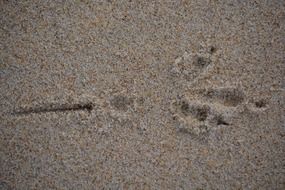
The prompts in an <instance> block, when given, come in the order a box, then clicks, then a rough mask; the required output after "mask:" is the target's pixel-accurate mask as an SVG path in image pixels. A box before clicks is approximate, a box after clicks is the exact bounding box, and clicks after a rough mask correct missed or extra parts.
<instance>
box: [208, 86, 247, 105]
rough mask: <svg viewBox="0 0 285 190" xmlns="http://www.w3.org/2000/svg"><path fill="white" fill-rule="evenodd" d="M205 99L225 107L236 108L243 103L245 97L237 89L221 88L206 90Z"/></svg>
mask: <svg viewBox="0 0 285 190" xmlns="http://www.w3.org/2000/svg"><path fill="white" fill-rule="evenodd" d="M205 97H206V98H207V99H213V100H216V101H218V102H220V103H222V104H224V105H225V106H229V107H236V106H238V105H239V104H241V103H242V102H243V101H244V98H245V95H244V93H243V92H242V91H241V90H239V89H237V88H221V89H210V90H208V91H207V92H206V93H205Z"/></svg>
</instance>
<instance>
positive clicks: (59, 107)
mask: <svg viewBox="0 0 285 190" xmlns="http://www.w3.org/2000/svg"><path fill="white" fill-rule="evenodd" d="M80 110H83V111H88V112H91V111H92V110H93V105H92V103H86V104H71V105H68V104H54V105H53V104H51V105H45V106H40V107H34V108H27V109H21V110H17V111H15V112H14V113H13V114H14V115H28V114H33V113H35V114H42V113H49V112H68V111H80Z"/></svg>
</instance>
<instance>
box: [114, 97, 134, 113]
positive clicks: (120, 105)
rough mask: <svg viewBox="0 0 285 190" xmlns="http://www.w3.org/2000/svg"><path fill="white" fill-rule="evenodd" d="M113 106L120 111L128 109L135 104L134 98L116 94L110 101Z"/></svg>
mask: <svg viewBox="0 0 285 190" xmlns="http://www.w3.org/2000/svg"><path fill="white" fill-rule="evenodd" d="M110 104H111V106H113V107H114V108H115V109H117V110H120V111H127V110H128V107H129V106H131V105H132V104H133V99H132V98H128V97H125V96H122V95H118V96H114V97H113V98H112V99H111V101H110Z"/></svg>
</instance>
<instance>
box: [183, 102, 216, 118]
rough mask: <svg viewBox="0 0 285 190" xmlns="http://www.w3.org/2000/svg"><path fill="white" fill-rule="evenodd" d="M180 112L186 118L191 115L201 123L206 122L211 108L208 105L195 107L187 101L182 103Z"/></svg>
mask: <svg viewBox="0 0 285 190" xmlns="http://www.w3.org/2000/svg"><path fill="white" fill-rule="evenodd" d="M180 111H181V113H182V114H183V115H184V116H189V115H191V116H192V117H194V118H196V119H197V120H199V121H205V120H206V119H207V117H208V114H209V111H210V107H209V106H207V105H193V104H189V103H188V102H186V101H182V102H181V105H180Z"/></svg>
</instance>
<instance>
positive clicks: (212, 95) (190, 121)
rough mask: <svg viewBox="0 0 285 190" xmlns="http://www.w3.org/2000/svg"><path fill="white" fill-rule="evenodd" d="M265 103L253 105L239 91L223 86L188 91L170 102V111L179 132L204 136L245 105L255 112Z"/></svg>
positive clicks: (223, 125) (230, 122)
mask: <svg viewBox="0 0 285 190" xmlns="http://www.w3.org/2000/svg"><path fill="white" fill-rule="evenodd" d="M265 104H266V103H265V102H264V101H257V102H255V103H254V104H252V103H251V102H250V101H248V100H247V98H246V96H245V93H244V92H243V91H242V90H240V89H238V88H231V87H223V88H210V89H194V90H189V91H188V92H187V93H185V94H184V95H183V96H181V97H179V98H177V99H176V100H175V101H174V102H173V103H172V106H171V110H172V113H173V114H174V118H175V119H176V120H177V121H178V122H177V126H176V127H177V130H178V132H180V133H184V134H189V135H190V136H191V137H195V138H205V137H206V136H207V135H208V134H209V132H210V131H211V130H213V129H217V128H219V127H225V126H229V125H232V118H233V117H234V116H236V114H238V113H240V110H241V109H243V108H244V107H245V106H246V107H247V108H249V109H251V110H252V111H255V110H257V109H259V110H264V107H265ZM253 106H254V107H255V108H254V109H252V107H253Z"/></svg>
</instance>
